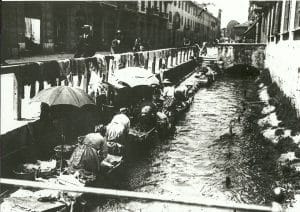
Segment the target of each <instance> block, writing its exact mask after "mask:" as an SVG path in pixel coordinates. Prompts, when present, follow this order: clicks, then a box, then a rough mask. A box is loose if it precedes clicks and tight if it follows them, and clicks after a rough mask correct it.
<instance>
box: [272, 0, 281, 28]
mask: <svg viewBox="0 0 300 212" xmlns="http://www.w3.org/2000/svg"><path fill="white" fill-rule="evenodd" d="M281 12H282V2H276V6H275V13H274V24H273V34H278V33H280V25H281Z"/></svg>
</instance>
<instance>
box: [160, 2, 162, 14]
mask: <svg viewBox="0 0 300 212" xmlns="http://www.w3.org/2000/svg"><path fill="white" fill-rule="evenodd" d="M159 12H162V1H160V2H159Z"/></svg>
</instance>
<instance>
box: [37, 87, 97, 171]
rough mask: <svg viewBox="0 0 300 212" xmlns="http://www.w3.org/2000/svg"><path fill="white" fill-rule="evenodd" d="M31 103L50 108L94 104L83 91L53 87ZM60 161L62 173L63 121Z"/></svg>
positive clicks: (40, 93) (38, 95)
mask: <svg viewBox="0 0 300 212" xmlns="http://www.w3.org/2000/svg"><path fill="white" fill-rule="evenodd" d="M31 101H32V102H43V103H46V104H48V105H49V106H50V107H51V106H57V105H71V106H75V107H82V106H84V105H93V104H95V103H94V101H93V99H92V98H91V97H90V96H89V95H88V94H87V93H85V92H84V90H82V89H79V88H74V87H69V86H55V87H51V88H48V89H45V90H42V91H40V92H39V93H38V94H37V95H36V96H35V97H34V98H33V99H32V100H31ZM61 122H62V123H61V138H62V145H61V159H60V160H61V161H60V167H61V171H62V161H63V149H64V147H63V146H64V143H65V142H64V141H65V136H64V127H63V126H64V124H63V122H64V120H62V121H61Z"/></svg>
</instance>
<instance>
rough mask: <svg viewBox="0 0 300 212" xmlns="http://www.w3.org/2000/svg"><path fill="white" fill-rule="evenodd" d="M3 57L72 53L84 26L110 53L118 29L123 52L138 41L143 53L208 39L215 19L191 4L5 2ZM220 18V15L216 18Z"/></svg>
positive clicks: (216, 30) (215, 30) (215, 29)
mask: <svg viewBox="0 0 300 212" xmlns="http://www.w3.org/2000/svg"><path fill="white" fill-rule="evenodd" d="M1 6H2V9H1V11H2V19H3V20H4V21H3V22H2V32H1V56H2V59H6V58H11V57H18V56H31V55H34V54H50V53H58V52H59V53H61V52H75V49H76V46H77V44H78V41H79V36H80V34H81V30H82V26H83V25H90V26H92V28H93V38H94V41H95V48H96V49H97V50H98V51H109V49H110V45H111V41H112V40H113V39H114V36H115V32H116V31H117V29H120V30H121V31H122V32H123V35H124V43H125V44H126V48H127V49H128V51H130V50H132V47H133V45H134V40H135V39H136V38H137V37H140V38H141V39H142V41H143V42H144V43H145V44H146V45H147V46H148V49H158V48H167V47H176V46H182V45H183V39H184V37H186V38H188V39H189V40H190V41H191V44H192V43H193V42H194V41H197V42H203V41H213V40H215V39H216V38H219V37H220V18H221V17H219V18H218V17H214V16H213V15H212V14H211V13H209V12H207V11H206V10H205V9H204V8H203V7H202V6H200V5H198V4H196V3H194V2H192V1H142V0H137V1H86V2H83V1H78V2H42V1H40V2H4V3H2V4H1ZM220 15H221V14H220Z"/></svg>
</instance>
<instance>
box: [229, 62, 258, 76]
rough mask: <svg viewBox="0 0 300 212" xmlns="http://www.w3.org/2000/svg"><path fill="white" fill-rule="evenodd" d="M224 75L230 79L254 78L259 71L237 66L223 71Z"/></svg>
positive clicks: (250, 67) (249, 67)
mask: <svg viewBox="0 0 300 212" xmlns="http://www.w3.org/2000/svg"><path fill="white" fill-rule="evenodd" d="M224 74H225V75H228V76H231V77H249V76H253V77H256V76H258V75H259V74H260V71H259V69H257V68H255V67H253V66H250V65H246V64H238V65H234V66H232V67H229V68H227V69H225V70H224Z"/></svg>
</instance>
